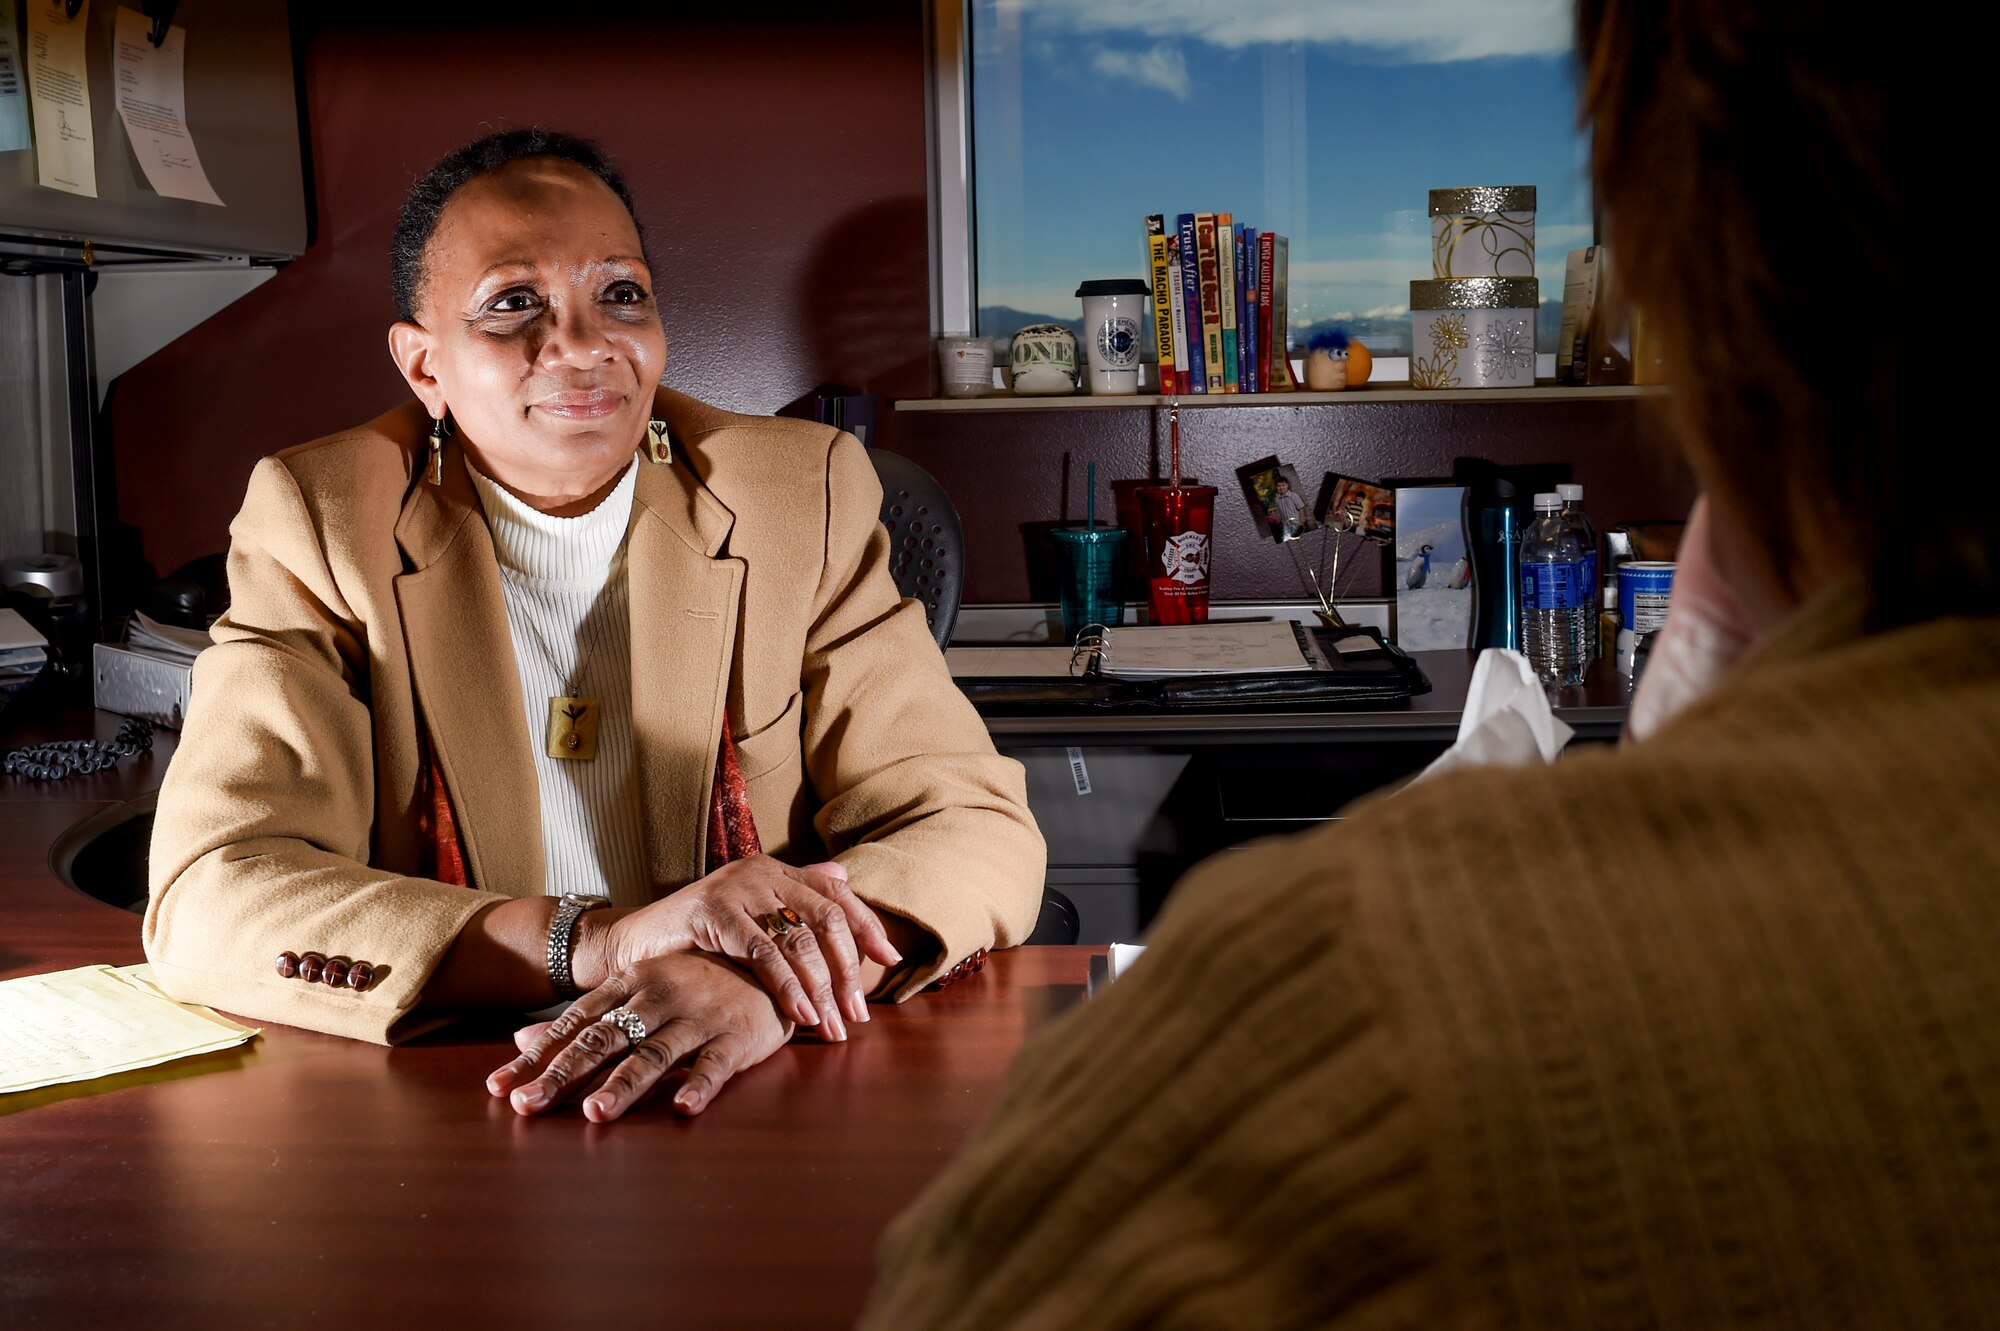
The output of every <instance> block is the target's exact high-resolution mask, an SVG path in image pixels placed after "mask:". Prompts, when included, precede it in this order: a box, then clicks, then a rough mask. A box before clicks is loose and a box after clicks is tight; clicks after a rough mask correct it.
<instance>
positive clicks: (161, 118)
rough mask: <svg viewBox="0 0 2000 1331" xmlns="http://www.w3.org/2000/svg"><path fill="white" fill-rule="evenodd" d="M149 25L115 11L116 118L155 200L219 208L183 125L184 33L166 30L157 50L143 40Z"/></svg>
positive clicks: (127, 12) (131, 13)
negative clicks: (116, 26)
mask: <svg viewBox="0 0 2000 1331" xmlns="http://www.w3.org/2000/svg"><path fill="white" fill-rule="evenodd" d="M152 27H153V22H152V20H151V19H149V18H147V17H146V16H145V15H144V14H140V13H137V12H136V11H134V10H130V9H124V8H120V9H119V11H118V31H117V34H116V39H115V40H114V41H113V42H112V52H113V56H114V59H113V68H114V70H115V71H116V74H117V79H118V84H117V90H116V91H117V99H118V118H119V119H120V120H122V121H124V122H125V137H126V138H127V139H129V140H131V143H132V152H133V155H134V156H136V157H137V158H138V159H139V169H140V170H141V171H143V172H145V173H146V183H147V184H148V185H151V186H152V187H153V192H154V193H155V194H160V195H164V196H165V197H167V198H169V199H190V200H192V201H194V202H195V203H212V204H214V205H215V206H216V207H218V208H220V207H222V206H223V203H222V200H221V198H219V197H218V196H217V195H216V192H215V189H214V187H213V186H211V185H210V184H209V183H208V173H207V172H205V171H203V170H202V169H201V154H200V153H198V152H196V151H195V147H194V136H193V135H192V134H190V133H188V124H187V76H186V65H187V29H186V28H178V27H176V28H168V29H167V39H166V41H164V42H162V43H161V44H160V45H159V46H158V47H155V46H154V45H153V42H152V39H151V38H150V37H149V36H147V34H148V33H149V32H151V31H152Z"/></svg>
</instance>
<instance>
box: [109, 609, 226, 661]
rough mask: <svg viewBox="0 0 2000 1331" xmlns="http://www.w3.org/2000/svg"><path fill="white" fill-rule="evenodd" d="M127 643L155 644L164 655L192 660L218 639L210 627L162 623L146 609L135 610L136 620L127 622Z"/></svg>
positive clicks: (147, 645)
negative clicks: (211, 634)
mask: <svg viewBox="0 0 2000 1331" xmlns="http://www.w3.org/2000/svg"><path fill="white" fill-rule="evenodd" d="M125 644H126V646H128V647H146V648H151V649H152V650H153V651H156V652H159V653H161V654H162V655H166V656H174V657H179V658H180V659H181V660H182V661H187V662H192V661H193V660H194V658H195V657H197V656H199V655H201V654H202V653H203V652H205V651H207V650H208V649H209V648H210V647H213V646H215V639H214V638H213V637H212V636H210V634H209V631H208V630H207V629H184V628H181V627H179V626H178V625H174V624H162V623H161V622H160V621H159V620H157V619H154V618H153V617H152V616H151V615H148V614H147V613H146V612H145V611H143V610H142V611H139V612H138V613H136V614H134V615H133V616H132V622H131V623H130V624H128V625H127V626H126V628H125Z"/></svg>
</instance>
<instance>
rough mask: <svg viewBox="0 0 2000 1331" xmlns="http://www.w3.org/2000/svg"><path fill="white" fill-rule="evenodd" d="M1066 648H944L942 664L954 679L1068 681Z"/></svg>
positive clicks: (1068, 651)
mask: <svg viewBox="0 0 2000 1331" xmlns="http://www.w3.org/2000/svg"><path fill="white" fill-rule="evenodd" d="M1070 655H1071V652H1070V649H1069V648H1067V647H947V648H945V653H944V663H945V665H946V667H947V668H948V669H950V671H951V677H952V678H953V679H983V678H1007V677H1013V678H1034V679H1068V678H1069V674H1070V669H1069V661H1070Z"/></svg>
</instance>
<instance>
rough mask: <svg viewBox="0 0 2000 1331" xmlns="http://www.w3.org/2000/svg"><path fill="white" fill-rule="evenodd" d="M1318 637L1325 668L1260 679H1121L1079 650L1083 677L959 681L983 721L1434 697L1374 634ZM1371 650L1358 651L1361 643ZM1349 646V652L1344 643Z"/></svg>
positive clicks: (1407, 661) (1316, 706)
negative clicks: (986, 718)
mask: <svg viewBox="0 0 2000 1331" xmlns="http://www.w3.org/2000/svg"><path fill="white" fill-rule="evenodd" d="M1299 633H1300V634H1301V635H1306V634H1308V633H1309V634H1310V636H1311V638H1312V639H1313V640H1314V647H1315V648H1316V650H1315V651H1312V652H1309V653H1308V655H1311V656H1315V657H1317V658H1318V661H1319V663H1320V664H1318V665H1317V666H1316V667H1315V668H1311V669H1300V670H1286V671H1278V672H1273V673H1259V674H1242V675H1235V674H1218V675H1183V676H1179V677H1176V678H1172V679H1118V678H1116V677H1113V676H1110V675H1105V674H1102V673H1101V672H1100V671H1098V670H1097V669H1096V667H1095V662H1094V661H1092V660H1090V659H1089V647H1088V644H1087V643H1086V644H1085V645H1084V646H1082V647H1080V648H1079V649H1078V651H1079V653H1080V659H1079V662H1078V667H1079V668H1078V673H1077V674H1075V675H1073V676H1071V677H1070V678H1068V679H1051V678H1048V677H1045V676H1018V677H1017V676H1008V675H973V676H966V677H963V678H960V679H958V680H957V681H956V682H957V684H958V687H959V689H960V690H961V691H963V692H964V694H965V696H966V697H968V698H970V699H971V700H972V704H973V706H974V707H976V708H977V709H978V710H979V713H980V715H982V716H1023V715H1038V716H1039V715H1046V714H1049V713H1052V712H1053V713H1061V712H1064V711H1076V712H1207V711H1230V710H1246V711H1247V710H1256V711H1283V710H1286V709H1293V710H1298V711H1332V710H1339V709H1341V708H1346V707H1355V708H1361V707H1379V706H1381V705H1382V704H1383V703H1392V702H1399V701H1402V700H1403V699H1406V698H1414V697H1416V696H1418V695H1419V694H1424V693H1429V692H1430V691H1431V683H1430V681H1429V680H1428V679H1425V678H1424V672H1423V670H1422V668H1421V667H1419V666H1418V665H1417V663H1416V661H1415V660H1413V659H1412V658H1411V657H1410V655H1409V653H1407V652H1405V651H1403V650H1402V649H1401V648H1400V647H1397V646H1396V645H1395V644H1394V643H1391V642H1389V641H1387V640H1386V639H1384V638H1383V637H1382V635H1381V634H1380V633H1379V632H1377V631H1376V630H1374V629H1372V628H1359V627H1350V628H1339V629H1325V628H1316V629H1310V630H1308V629H1305V628H1303V627H1301V628H1300V629H1299ZM1364 641H1365V644H1366V645H1365V646H1362V647H1360V649H1359V650H1356V644H1358V643H1362V642H1364ZM1342 643H1345V644H1347V650H1342V649H1341V644H1342Z"/></svg>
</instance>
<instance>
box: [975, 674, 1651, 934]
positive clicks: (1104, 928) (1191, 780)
mask: <svg viewBox="0 0 2000 1331" xmlns="http://www.w3.org/2000/svg"><path fill="white" fill-rule="evenodd" d="M1414 655H1415V656H1416V657H1417V660H1418V662H1419V664H1421V665H1422V666H1423V669H1424V673H1425V675H1426V676H1427V677H1428V678H1429V679H1430V681H1431V692H1430V693H1428V694H1426V695H1423V696H1421V697H1418V698H1412V699H1410V700H1408V701H1407V702H1404V703H1399V704H1394V705H1391V706H1386V707H1383V706H1374V707H1370V708H1367V709H1359V710H1351V711H1341V712H1215V713H1201V714H1165V713H1154V714H1143V715H1141V714H1118V715H1096V714H1090V715H1077V714H1060V715H1059V714H1055V713H1050V714H1047V715H1036V716H994V717H988V718H987V722H986V724H987V729H988V730H989V731H990V732H991V734H992V736H993V742H994V743H995V745H997V746H998V747H999V749H1000V751H1001V752H1002V753H1005V754H1007V755H1008V756H1009V757H1012V758H1015V759H1018V760H1019V761H1020V762H1021V764H1022V765H1023V766H1024V767H1025V768H1026V769H1027V775H1028V803H1029V806H1030V807H1031V808H1032V809H1033V810H1034V814H1035V818H1036V821H1037V822H1039V823H1040V824H1041V828H1042V834H1043V835H1044V836H1045V837H1046V838H1047V840H1048V844H1049V873H1048V883H1049V886H1051V887H1053V888H1055V889H1057V890H1058V891H1060V892H1063V893H1064V894H1066V895H1067V896H1068V897H1069V898H1070V899H1071V900H1072V901H1074V902H1075V903H1076V907H1077V914H1078V916H1079V917H1080V920H1081V929H1082V932H1081V938H1080V941H1082V942H1084V943H1087V944H1104V943H1110V942H1129V941H1131V940H1133V939H1135V938H1137V937H1138V936H1139V935H1140V934H1141V933H1142V932H1143V931H1144V929H1145V928H1146V926H1147V925H1148V924H1150V923H1151V922H1152V919H1153V916H1154V915H1156V914H1157V913H1158V912H1159V908H1160V906H1161V905H1162V903H1164V901H1165V900H1166V896H1167V893H1168V891H1169V890H1170V889H1171V888H1172V887H1173V884H1174V882H1175V881H1176V880H1177V879H1178V878H1179V877H1180V876H1181V875H1182V874H1183V873H1185V872H1187V870H1188V869H1189V868H1191V867H1193V866H1194V865H1195V864H1197V863H1199V862H1200V861H1201V860H1204V859H1207V858H1208V857H1209V856H1211V855H1214V854H1217V853H1220V852H1224V851H1227V850H1228V849H1230V848H1231V847H1234V846H1240V845H1242V844H1244V843H1245V842H1248V841H1252V840H1254V839H1256V838H1259V837H1264V836H1274V835H1280V834H1284V833H1290V832H1297V831H1302V830H1304V829H1305V828H1308V827H1311V826H1314V825H1316V824H1319V823H1323V822H1326V821H1328V820H1331V819H1336V818H1339V817H1341V816H1342V814H1343V812H1344V811H1345V810H1346V809H1347V808H1348V807H1349V806H1350V805H1352V804H1353V803H1354V802H1355V801H1356V800H1358V799H1361V798H1362V797H1363V796H1366V795H1369V794H1371V793H1373V792H1375V791H1377V790H1381V789H1382V788H1384V787H1386V786H1391V785H1394V784H1396V783H1397V782H1400V781H1403V780H1405V779H1407V778H1408V777H1410V776H1412V775H1414V774H1415V773H1417V772H1419V771H1421V770H1422V769H1423V768H1424V767H1425V766H1426V765H1427V764H1428V763H1430V762H1431V761H1432V760H1433V759H1434V758H1436V757H1437V756H1438V755H1439V754H1441V753H1443V752H1444V751H1445V750H1446V749H1447V748H1449V747H1450V746H1451V743H1452V741H1453V739H1454V738H1455V737H1456V736H1457V733H1458V724H1459V719H1460V717H1461V715H1462V711H1463V707H1464V704H1465V693H1466V686H1467V684H1469V683H1470V680H1471V674H1472V664H1473V660H1474V656H1473V654H1472V653H1469V652H1417V653H1414ZM1629 693H1630V689H1629V687H1628V686H1627V684H1626V683H1625V681H1624V680H1623V679H1622V678H1621V677H1620V676H1619V675H1618V674H1617V672H1616V671H1615V670H1614V669H1612V668H1611V666H1610V664H1609V663H1608V662H1600V663H1599V664H1598V665H1597V666H1596V667H1595V668H1593V670H1592V672H1591V674H1590V675H1589V677H1588V678H1587V679H1586V681H1585V682H1584V684H1583V685H1581V686H1579V687H1577V688H1574V689H1565V690H1563V691H1562V692H1561V693H1560V694H1559V695H1558V696H1557V699H1556V714H1557V715H1558V716H1559V717H1561V718H1562V719H1563V720H1564V721H1566V722H1568V723H1569V725H1570V726H1571V727H1572V728H1573V729H1574V730H1575V731H1576V739H1575V740H1574V741H1573V743H1576V742H1581V743H1602V742H1608V741H1611V740H1615V739H1616V738H1617V736H1618V734H1619V732H1620V730H1621V729H1622V728H1623V725H1624V719H1625V710H1626V703H1627V699H1628V695H1629Z"/></svg>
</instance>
